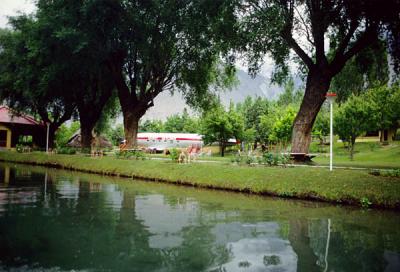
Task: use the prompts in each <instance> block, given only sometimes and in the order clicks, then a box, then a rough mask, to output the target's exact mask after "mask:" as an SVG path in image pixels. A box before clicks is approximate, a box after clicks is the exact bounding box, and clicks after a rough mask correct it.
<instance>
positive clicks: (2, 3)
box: [0, 0, 35, 28]
mask: <svg viewBox="0 0 400 272" xmlns="http://www.w3.org/2000/svg"><path fill="white" fill-rule="evenodd" d="M34 10H35V4H34V1H33V0H0V28H5V27H7V23H8V19H7V16H13V15H17V14H18V12H23V13H31V12H33V11H34Z"/></svg>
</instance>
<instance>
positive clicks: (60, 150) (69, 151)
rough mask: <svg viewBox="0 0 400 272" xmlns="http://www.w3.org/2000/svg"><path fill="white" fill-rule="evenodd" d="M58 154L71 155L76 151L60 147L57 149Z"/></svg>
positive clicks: (71, 148)
mask: <svg viewBox="0 0 400 272" xmlns="http://www.w3.org/2000/svg"><path fill="white" fill-rule="evenodd" d="M57 153H58V154H66V155H73V154H76V149H75V148H73V147H60V148H57Z"/></svg>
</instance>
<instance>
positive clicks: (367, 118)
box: [334, 94, 378, 159]
mask: <svg viewBox="0 0 400 272" xmlns="http://www.w3.org/2000/svg"><path fill="white" fill-rule="evenodd" d="M376 113H377V105H376V103H375V102H374V101H372V100H368V99H366V97H365V96H356V95H354V94H352V95H351V96H350V97H349V99H348V100H347V101H346V103H344V104H342V105H341V106H340V107H339V109H338V110H337V111H336V113H335V121H334V126H335V132H336V133H337V134H338V135H339V137H340V139H341V140H343V142H347V143H348V144H349V152H350V158H351V159H353V155H354V146H355V144H356V139H357V137H359V136H361V134H362V133H365V132H367V131H368V130H371V129H374V128H375V127H376V123H377V121H378V116H377V114H376Z"/></svg>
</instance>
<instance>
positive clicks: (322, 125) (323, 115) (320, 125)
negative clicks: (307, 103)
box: [313, 106, 330, 144]
mask: <svg viewBox="0 0 400 272" xmlns="http://www.w3.org/2000/svg"><path fill="white" fill-rule="evenodd" d="M329 130H330V127H329V108H328V107H326V106H325V107H322V108H321V110H320V111H319V113H318V115H317V118H316V120H315V123H314V126H313V135H314V136H317V137H318V139H319V141H320V144H324V136H327V135H329V132H330V131H329Z"/></svg>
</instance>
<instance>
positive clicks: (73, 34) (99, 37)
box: [36, 0, 115, 149]
mask: <svg viewBox="0 0 400 272" xmlns="http://www.w3.org/2000/svg"><path fill="white" fill-rule="evenodd" d="M112 2H115V1H107V0H105V1H102V0H96V1H87V0H82V1H81V0H77V1H68V2H67V1H63V0H52V1H48V0H39V1H38V2H37V6H38V10H37V13H36V21H37V23H38V24H39V25H40V34H41V35H40V39H41V40H42V42H41V45H40V48H39V49H40V51H45V52H49V54H48V56H47V58H48V59H49V65H48V66H47V70H49V71H52V74H51V75H50V76H48V77H47V78H48V84H51V85H52V86H54V88H56V89H58V90H60V92H62V93H68V94H69V95H70V96H72V98H73V103H74V104H75V105H76V108H77V111H78V114H79V122H80V130H81V146H82V148H85V149H90V147H91V142H92V139H93V132H94V128H95V125H96V123H98V122H99V120H100V119H101V117H102V115H103V113H104V108H105V106H106V105H107V103H108V102H109V100H110V99H111V98H112V96H113V93H114V89H115V88H114V83H113V80H112V77H111V75H110V70H109V69H108V66H107V65H106V58H107V57H108V55H107V52H108V51H107V49H108V48H107V47H106V44H107V41H108V38H107V37H106V35H109V34H110V32H109V31H108V29H107V26H108V25H112V22H113V21H112V19H111V18H110V16H112V15H113V13H112V12H111V10H113V8H114V6H115V5H112ZM110 105H112V104H110Z"/></svg>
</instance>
